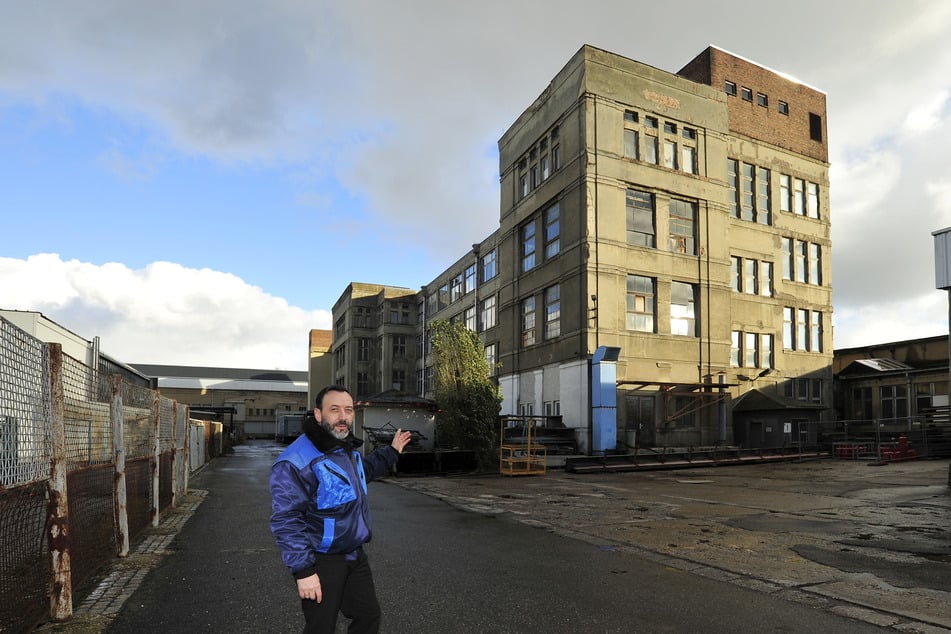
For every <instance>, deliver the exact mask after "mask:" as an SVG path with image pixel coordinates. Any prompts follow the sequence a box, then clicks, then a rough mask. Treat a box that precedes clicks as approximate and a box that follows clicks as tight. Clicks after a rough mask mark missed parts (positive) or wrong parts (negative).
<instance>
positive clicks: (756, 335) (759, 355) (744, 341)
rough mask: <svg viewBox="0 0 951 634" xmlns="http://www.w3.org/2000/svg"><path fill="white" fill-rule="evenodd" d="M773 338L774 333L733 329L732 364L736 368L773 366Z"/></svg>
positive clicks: (731, 338)
mask: <svg viewBox="0 0 951 634" xmlns="http://www.w3.org/2000/svg"><path fill="white" fill-rule="evenodd" d="M773 340H774V337H773V335H772V333H762V332H743V331H740V330H734V331H732V332H731V333H730V365H731V366H733V367H734V368H763V369H768V368H772V367H773V362H774V359H773Z"/></svg>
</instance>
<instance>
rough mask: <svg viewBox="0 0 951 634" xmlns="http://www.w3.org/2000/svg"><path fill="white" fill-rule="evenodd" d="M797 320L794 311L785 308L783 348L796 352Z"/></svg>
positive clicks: (787, 307)
mask: <svg viewBox="0 0 951 634" xmlns="http://www.w3.org/2000/svg"><path fill="white" fill-rule="evenodd" d="M794 324H795V319H794V317H793V309H792V308H791V307H789V306H784V307H783V348H784V349H785V350H795V348H796V336H795V334H796V331H795V329H794Z"/></svg>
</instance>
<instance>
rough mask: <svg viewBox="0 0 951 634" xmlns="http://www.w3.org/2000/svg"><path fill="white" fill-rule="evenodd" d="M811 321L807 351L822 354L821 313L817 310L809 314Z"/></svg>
mask: <svg viewBox="0 0 951 634" xmlns="http://www.w3.org/2000/svg"><path fill="white" fill-rule="evenodd" d="M810 317H811V319H812V322H811V327H810V332H809V334H810V342H809V349H810V350H812V351H813V352H822V313H821V312H819V311H818V310H814V311H812V313H811V314H810Z"/></svg>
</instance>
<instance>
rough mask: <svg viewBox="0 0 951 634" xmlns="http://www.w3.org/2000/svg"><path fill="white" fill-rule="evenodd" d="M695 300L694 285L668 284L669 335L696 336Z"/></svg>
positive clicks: (682, 283)
mask: <svg viewBox="0 0 951 634" xmlns="http://www.w3.org/2000/svg"><path fill="white" fill-rule="evenodd" d="M696 298H697V287H696V285H694V284H687V283H685V282H671V283H670V334H672V335H686V336H690V337H696V336H697V319H696V317H697V316H696Z"/></svg>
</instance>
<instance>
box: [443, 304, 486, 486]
mask: <svg viewBox="0 0 951 634" xmlns="http://www.w3.org/2000/svg"><path fill="white" fill-rule="evenodd" d="M432 346H433V356H434V359H435V363H434V373H435V374H434V380H435V386H434V396H435V399H436V402H437V403H438V404H439V408H440V410H441V411H440V412H439V414H437V418H436V421H437V437H438V441H439V444H440V446H442V447H455V448H459V449H467V450H471V451H473V452H475V458H476V464H477V465H478V468H479V470H481V471H487V470H490V469H495V468H497V467H498V442H497V440H498V430H497V429H496V425H497V419H498V415H499V411H500V410H501V408H502V394H501V393H500V392H499V388H498V387H496V386H495V384H494V383H493V382H492V379H491V377H490V376H489V365H488V363H486V360H485V348H484V347H483V345H482V342H481V341H480V340H479V336H478V335H477V334H476V333H474V332H472V331H471V330H469V329H468V328H466V327H465V326H464V325H462V324H460V323H456V324H451V323H449V322H448V321H445V320H437V321H434V322H433V324H432Z"/></svg>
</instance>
